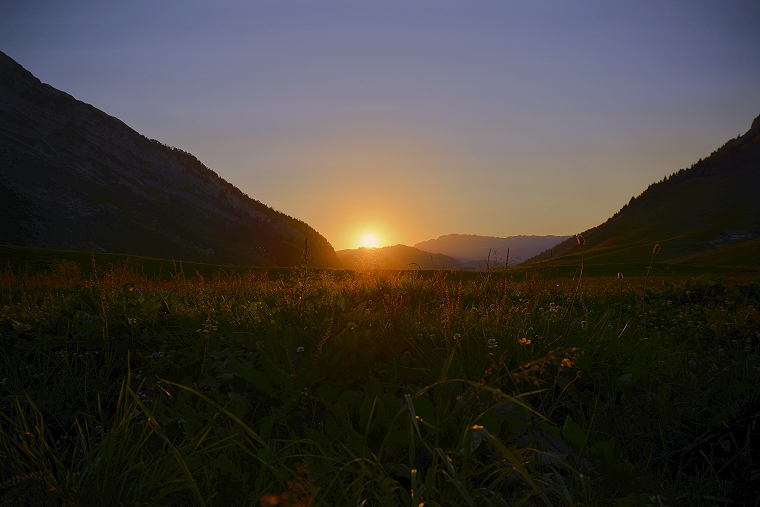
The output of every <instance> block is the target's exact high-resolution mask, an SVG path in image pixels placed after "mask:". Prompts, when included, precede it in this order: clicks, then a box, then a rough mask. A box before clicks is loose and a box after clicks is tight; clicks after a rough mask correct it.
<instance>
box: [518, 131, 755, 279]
mask: <svg viewBox="0 0 760 507" xmlns="http://www.w3.org/2000/svg"><path fill="white" fill-rule="evenodd" d="M582 234H583V236H584V239H585V241H586V244H585V245H584V247H583V248H584V254H585V258H586V260H587V261H590V262H600V263H601V262H604V263H611V262H618V261H632V260H634V259H637V260H639V261H642V260H644V259H648V257H649V256H651V251H652V248H653V245H654V244H655V243H661V245H662V250H661V253H660V254H658V260H660V261H667V262H675V263H677V262H681V261H686V260H689V259H692V261H691V262H693V259H694V258H695V257H698V256H700V255H702V254H707V253H709V252H712V251H715V250H716V249H717V248H719V247H720V246H721V245H722V244H726V243H727V241H726V240H725V238H728V242H729V243H730V242H734V241H744V240H749V239H751V238H753V237H754V236H756V235H758V234H760V116H758V117H756V118H755V119H754V120H753V121H752V124H751V127H750V129H749V130H748V131H747V132H745V133H744V134H743V135H741V136H739V137H737V138H734V139H730V140H728V141H727V142H725V143H724V144H723V146H721V147H720V148H718V149H717V150H715V151H713V152H712V153H711V154H710V155H709V156H708V157H707V158H705V159H704V160H703V159H699V160H698V161H697V162H695V163H694V164H692V165H691V167H690V168H688V169H680V170H678V171H675V172H673V173H672V174H670V175H666V176H664V177H663V178H662V179H661V180H660V181H658V182H654V183H652V184H650V185H649V186H648V187H647V188H646V189H645V190H644V191H643V192H641V193H640V194H639V195H638V196H636V197H631V199H630V201H628V203H627V204H625V205H623V207H622V208H621V209H620V210H619V211H618V212H617V213H615V214H613V215H612V216H611V217H610V218H608V219H607V220H606V221H605V222H604V223H602V224H599V225H597V226H596V227H592V228H590V229H587V230H586V231H584V232H583V233H582ZM732 237H734V238H735V239H734V240H731V238H732ZM721 238H723V239H721ZM580 250H581V247H580V246H579V245H578V242H577V241H576V239H575V238H574V237H573V238H569V239H567V240H565V241H563V242H560V243H558V244H557V245H554V246H553V247H551V248H549V249H547V250H545V251H543V252H541V253H540V254H538V255H536V256H534V257H532V258H530V259H528V260H527V261H526V264H530V263H536V262H540V261H546V260H548V259H550V258H551V259H554V261H555V262H563V260H562V259H563V258H564V259H565V260H567V257H575V256H577V255H579V254H580ZM757 257H758V263H760V252H758V255H757ZM558 258H559V260H558ZM711 258H715V256H714V255H712V256H711Z"/></svg>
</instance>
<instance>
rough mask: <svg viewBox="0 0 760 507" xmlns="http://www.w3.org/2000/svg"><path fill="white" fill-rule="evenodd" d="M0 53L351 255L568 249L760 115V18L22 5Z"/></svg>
mask: <svg viewBox="0 0 760 507" xmlns="http://www.w3.org/2000/svg"><path fill="white" fill-rule="evenodd" d="M0 13H2V15H0V50H1V51H3V52H5V53H6V54H8V55H9V56H10V57H12V58H13V59H15V60H16V61H17V62H19V63H20V64H21V65H23V66H24V67H25V68H27V69H28V70H29V71H31V72H32V73H33V74H35V75H36V76H37V77H38V78H40V79H41V80H42V81H43V82H46V83H49V84H51V85H52V86H54V87H56V88H59V89H61V90H64V91H66V92H68V93H70V94H71V95H73V96H74V97H76V98H77V99H79V100H82V101H84V102H88V103H90V104H92V105H94V106H95V107H97V108H99V109H101V110H103V111H105V112H106V113H108V114H110V115H113V116H116V117H118V118H120V119H121V120H123V121H124V122H126V123H127V124H128V125H129V126H131V127H132V128H134V129H135V130H137V131H138V132H140V133H142V134H144V135H146V136H148V137H150V138H154V139H158V140H160V141H162V142H164V143H166V144H169V145H173V146H176V147H178V148H182V149H183V150H186V151H189V152H191V153H193V154H194V155H196V156H197V157H198V158H199V159H200V160H201V161H203V162H204V163H205V164H206V165H207V166H209V167H210V168H211V169H213V170H214V171H216V172H217V173H219V174H220V175H221V176H222V177H223V178H225V179H226V180H228V181H230V182H231V183H233V184H234V185H236V186H238V187H239V188H240V189H242V190H243V191H244V192H246V193H247V194H248V195H250V196H251V197H253V198H254V199H258V200H259V201H261V202H263V203H265V204H267V205H269V206H271V207H273V208H275V209H277V210H279V211H282V212H284V213H287V214H288V215H291V216H294V217H296V218H299V219H301V220H303V221H305V222H307V223H308V224H309V225H311V226H312V227H314V228H315V229H316V230H317V231H319V232H320V233H322V234H323V235H324V236H326V237H327V239H328V240H329V241H330V242H331V243H332V245H333V246H334V247H335V249H336V250H338V249H343V248H355V247H357V246H359V243H360V241H361V237H362V236H364V235H365V234H366V233H368V232H374V233H375V234H377V235H378V236H379V241H380V244H396V243H404V244H410V245H411V244H414V243H416V242H419V241H423V240H427V239H431V238H435V237H438V236H439V235H442V234H450V233H469V234H482V235H493V236H510V235H517V234H537V235H543V234H563V235H564V234H574V233H576V232H579V231H582V230H585V229H587V228H589V227H593V226H595V225H598V224H599V223H601V222H603V221H604V220H606V219H607V218H608V217H609V216H611V215H612V214H613V213H615V212H616V211H618V210H619V209H620V207H621V206H622V205H623V204H625V203H626V202H628V200H629V199H630V197H631V196H632V195H638V194H639V193H640V192H642V191H643V190H644V189H645V188H646V187H647V185H649V184H650V183H652V182H653V181H656V180H659V179H661V178H662V177H663V176H664V175H666V174H670V173H672V172H674V171H677V170H678V169H680V168H684V167H689V166H690V165H691V164H692V163H694V162H696V161H697V160H698V159H699V158H700V157H705V156H707V155H709V154H710V152H711V151H713V150H714V149H716V148H718V147H719V146H721V145H722V144H723V143H724V142H725V141H727V140H728V139H730V138H733V137H736V136H737V135H739V134H742V133H744V132H745V131H746V130H747V129H748V128H749V126H750V123H751V122H752V119H753V118H754V117H755V116H757V115H758V114H760V56H758V55H760V29H758V27H760V2H757V1H756V0H752V1H721V2H718V1H701V0H681V1H678V0H674V1H668V0H656V1H654V0H635V1H626V2H623V1H615V2H610V1H609V0H605V1H596V0H594V1H590V0H577V1H574V0H556V1H552V0H524V1H510V0H501V1H477V0H457V1H446V0H398V1H396V0H383V1H371V0H353V1H319V0H303V1H288V0H268V1H243V0H240V1H227V0H222V1H213V2H212V1H200V0H182V1H178V0H149V1H147V0H137V1H135V0H130V1H129V2H107V1H103V0H97V1H82V0H74V1H66V2H59V1H52V0H49V1H39V0H23V1H18V0H10V1H8V0H6V1H4V2H3V7H0Z"/></svg>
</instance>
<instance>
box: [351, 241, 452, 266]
mask: <svg viewBox="0 0 760 507" xmlns="http://www.w3.org/2000/svg"><path fill="white" fill-rule="evenodd" d="M337 255H338V259H340V261H341V263H343V267H345V268H347V269H417V268H418V267H419V269H465V266H464V265H463V264H462V263H461V262H459V261H458V260H456V259H454V258H453V257H449V256H446V255H442V254H432V253H430V252H424V251H422V250H420V249H418V248H413V247H411V246H406V245H395V246H385V247H382V248H364V247H362V248H356V249H348V250H338V251H337Z"/></svg>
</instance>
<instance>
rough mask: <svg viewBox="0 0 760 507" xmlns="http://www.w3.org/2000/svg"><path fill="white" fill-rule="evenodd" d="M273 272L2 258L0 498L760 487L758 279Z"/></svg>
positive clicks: (600, 497) (405, 495)
mask: <svg viewBox="0 0 760 507" xmlns="http://www.w3.org/2000/svg"><path fill="white" fill-rule="evenodd" d="M289 273H290V274H289V276H288V275H287V274H286V276H284V277H283V276H282V273H278V274H277V276H276V277H272V278H270V277H269V276H267V273H266V272H265V271H251V272H247V273H246V272H243V273H240V272H238V273H232V274H229V273H228V274H224V273H219V274H217V275H214V276H204V275H203V274H201V273H197V274H196V275H194V276H188V274H187V273H185V272H184V271H183V270H179V269H178V270H177V271H176V272H175V274H174V275H173V276H172V277H171V279H169V280H160V279H150V278H148V277H146V276H145V275H143V274H141V273H139V272H138V271H136V270H134V269H130V266H129V265H117V266H113V267H111V268H110V269H105V270H104V269H92V270H91V273H90V274H89V275H84V274H83V271H82V270H81V269H80V267H79V266H78V265H77V264H75V263H73V262H62V263H60V264H58V265H56V266H55V267H54V268H53V269H52V270H50V271H49V272H46V273H28V272H27V273H23V274H20V273H19V272H13V271H12V270H9V269H6V270H5V271H4V272H3V273H2V275H1V276H0V300H1V301H2V309H1V310H0V336H1V338H2V341H1V342H0V344H1V345H0V347H1V348H0V351H1V352H2V355H1V356H0V449H2V454H3V456H4V457H5V459H3V460H1V461H0V503H14V502H15V503H22V504H23V503H29V504H39V505H44V504H50V505H59V504H62V503H63V504H67V505H99V504H103V503H106V502H109V503H114V504H124V505H183V504H187V505H190V504H192V505H292V506H295V505H331V506H332V505H422V504H425V505H473V506H480V505H619V506H626V505H631V506H632V505H714V504H715V503H716V502H718V503H722V504H725V503H727V502H735V503H737V504H744V505H746V504H750V505H751V504H752V502H754V501H755V500H756V499H757V495H758V487H757V486H756V485H757V484H758V479H759V478H760V477H759V476H758V474H759V472H758V470H760V467H759V466H758V456H757V454H756V453H755V451H754V450H753V449H754V448H757V447H760V446H758V445H757V443H758V442H757V440H758V437H757V430H756V427H757V426H756V425H757V417H758V416H757V414H758V413H759V411H758V407H760V404H759V403H758V399H759V398H760V394H758V393H760V389H758V388H760V385H758V384H760V380H758V379H760V376H758V375H757V371H758V370H759V369H760V334H758V333H759V331H758V330H760V317H759V316H758V311H757V308H758V305H759V304H760V289H758V286H757V285H748V286H724V285H722V284H721V283H719V282H715V281H711V280H706V281H684V282H682V283H679V284H667V285H665V284H662V283H659V287H658V282H657V280H652V281H651V286H652V287H655V289H654V290H652V289H651V288H650V289H646V288H642V287H641V286H640V285H637V284H634V283H633V282H628V279H626V280H625V281H624V280H623V279H622V278H620V279H614V278H610V279H595V280H593V279H588V278H583V277H582V276H579V277H578V278H577V279H576V280H575V281H572V282H571V281H561V280H552V279H548V278H546V277H544V276H542V275H541V273H540V272H532V273H529V274H528V276H527V277H525V279H523V280H521V281H516V280H514V279H512V278H511V274H510V271H509V270H507V269H504V270H502V269H499V270H495V269H494V270H492V269H488V270H487V272H486V273H484V274H483V275H482V276H480V277H470V278H462V277H455V276H454V275H453V274H447V273H446V272H436V273H423V272H419V271H418V270H415V271H410V272H402V273H383V272H377V271H373V270H365V271H357V272H352V273H346V272H331V271H323V270H314V269H308V268H306V267H305V266H304V267H303V268H302V269H299V270H292V271H291V272H289ZM646 285H650V280H649V278H647V281H646ZM642 291H643V292H644V297H646V298H647V304H646V306H644V305H643V304H639V302H638V301H639V297H640V296H639V294H640V292H642ZM621 322H624V325H623V326H622V328H621ZM615 324H617V325H615Z"/></svg>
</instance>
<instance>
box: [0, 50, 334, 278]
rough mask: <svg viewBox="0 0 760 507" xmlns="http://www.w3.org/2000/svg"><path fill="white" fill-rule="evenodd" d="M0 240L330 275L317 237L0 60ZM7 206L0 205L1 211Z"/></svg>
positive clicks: (330, 258) (191, 161)
mask: <svg viewBox="0 0 760 507" xmlns="http://www.w3.org/2000/svg"><path fill="white" fill-rule="evenodd" d="M0 90H2V96H0V162H1V163H0V198H2V200H3V202H5V203H7V204H6V206H7V207H8V212H7V213H4V214H3V215H4V218H0V232H1V233H2V234H0V237H2V238H3V239H2V241H4V242H7V243H10V244H19V245H20V246H42V247H62V248H69V249H87V250H89V249H93V250H99V251H101V250H102V251H113V252H118V253H132V254H140V255H148V256H154V257H165V258H170V257H177V258H184V259H187V260H197V261H203V262H217V263H235V264H251V265H283V266H288V265H297V264H298V263H300V261H301V258H302V257H303V253H304V251H305V249H306V244H307V242H308V253H309V254H310V256H311V257H312V259H311V263H312V264H313V265H316V266H325V267H339V266H340V262H339V261H338V259H337V256H336V255H335V251H334V249H333V248H332V246H331V245H330V244H329V242H328V241H327V239H326V238H324V237H323V236H322V235H321V234H319V233H318V232H316V231H315V230H314V229H312V228H311V227H309V226H308V225H307V224H306V223H305V222H303V221H301V220H298V219H295V218H293V217H290V216H288V215H286V214H284V213H281V212H279V211H276V210H274V209H272V208H270V207H269V206H266V205H265V204H263V203H261V202H260V201H257V200H255V199H252V198H251V197H249V196H248V195H246V194H245V193H244V192H242V191H241V190H240V189H238V188H237V187H235V186H234V185H232V184H231V183H229V182H227V181H226V180H224V179H223V178H222V177H220V176H219V175H218V174H217V173H215V172H214V171H212V170H211V169H209V168H208V167H206V166H205V165H204V164H203V163H202V162H200V161H199V160H198V159H197V158H196V157H194V156H193V155H192V154H190V153H189V152H186V151H184V150H181V149H178V148H174V147H171V146H168V145H165V144H163V143H161V142H159V141H156V140H153V139H149V138H147V137H145V136H143V135H142V134H139V133H138V132H136V131H135V130H134V129H132V128H131V127H129V126H128V125H127V124H126V123H124V122H123V121H122V120H120V119H118V118H115V117H113V116H110V115H108V114H107V113H105V112H103V111H101V110H99V109H97V108H95V107H94V106H92V105H90V104H87V103H84V102H82V101H79V100H77V99H75V98H74V97H72V96H71V95H69V94H68V93H66V92H63V91H61V90H57V89H56V88H54V87H52V86H50V85H48V84H44V83H42V82H41V81H40V80H39V79H38V78H36V77H35V76H34V75H33V74H31V73H30V72H29V71H27V70H26V69H24V68H23V67H22V66H21V65H20V64H18V63H17V62H15V61H14V60H13V59H12V58H10V57H9V56H7V55H5V54H4V53H2V52H0ZM4 207H5V206H4Z"/></svg>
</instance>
